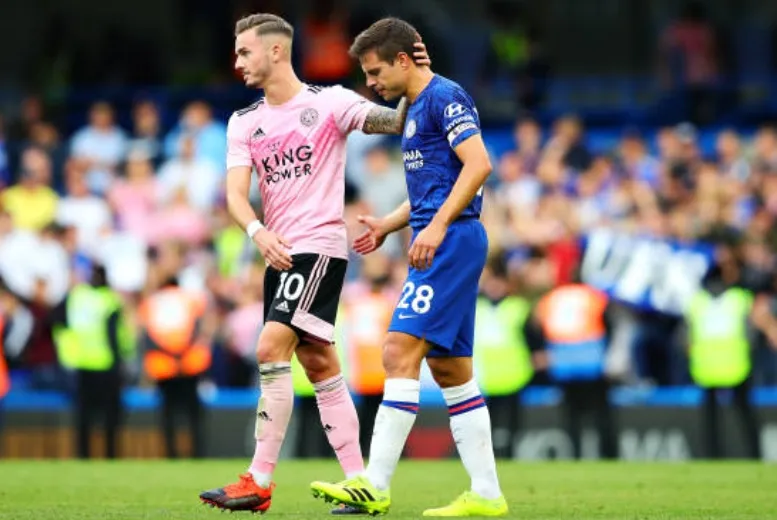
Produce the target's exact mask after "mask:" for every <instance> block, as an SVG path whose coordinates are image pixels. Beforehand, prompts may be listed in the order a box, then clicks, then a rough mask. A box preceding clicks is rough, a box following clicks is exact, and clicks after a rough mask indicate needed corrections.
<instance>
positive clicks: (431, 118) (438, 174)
mask: <svg viewBox="0 0 777 520" xmlns="http://www.w3.org/2000/svg"><path fill="white" fill-rule="evenodd" d="M478 133H480V119H479V117H478V113H477V109H476V108H475V103H474V102H473V101H472V98H471V97H470V96H469V94H467V92H466V91H465V90H464V89H463V88H462V87H461V86H460V85H458V84H457V83H455V82H453V81H451V80H449V79H447V78H444V77H442V76H439V75H435V76H434V78H432V81H431V82H430V83H429V85H427V87H426V88H425V89H424V90H423V91H422V92H421V94H420V95H419V96H418V97H417V98H416V100H415V101H414V102H413V104H412V105H410V109H409V110H408V113H407V121H406V122H405V131H404V133H403V135H402V157H403V159H404V163H405V177H406V179H407V192H408V197H409V199H410V208H411V211H410V226H411V227H412V228H413V229H416V230H417V229H420V228H423V227H426V225H427V224H429V222H430V221H431V220H432V217H434V215H435V214H436V213H437V210H438V209H439V208H440V206H442V205H443V203H444V202H445V200H446V199H447V198H448V195H450V193H451V190H452V189H453V185H454V184H455V183H456V180H457V179H458V178H459V173H461V168H462V163H461V161H460V160H459V158H458V157H457V156H456V153H455V152H454V148H456V146H458V145H459V144H460V143H461V142H463V141H464V140H466V139H468V138H469V137H471V136H473V135H475V134H478ZM482 205H483V197H482V193H478V195H477V196H476V197H475V198H474V199H473V200H472V202H470V204H469V205H468V206H467V207H466V208H465V209H464V211H462V213H461V215H460V217H459V218H460V219H470V218H479V217H480V210H481V207H482Z"/></svg>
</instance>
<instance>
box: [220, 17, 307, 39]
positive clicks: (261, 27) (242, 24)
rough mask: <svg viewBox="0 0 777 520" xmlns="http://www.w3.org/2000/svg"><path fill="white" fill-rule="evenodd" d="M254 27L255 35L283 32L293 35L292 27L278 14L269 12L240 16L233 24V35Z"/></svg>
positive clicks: (291, 36)
mask: <svg viewBox="0 0 777 520" xmlns="http://www.w3.org/2000/svg"><path fill="white" fill-rule="evenodd" d="M254 28H255V29H256V35H257V36H264V35H265V34H283V35H285V36H288V37H289V38H293V37H294V28H293V27H292V26H291V24H290V23H289V22H287V21H286V20H284V19H283V18H281V17H280V16H278V15H275V14H270V13H258V14H252V15H249V16H246V17H243V18H241V19H240V20H238V21H237V23H236V24H235V36H237V35H238V34H240V33H242V32H245V31H247V30H249V29H254Z"/></svg>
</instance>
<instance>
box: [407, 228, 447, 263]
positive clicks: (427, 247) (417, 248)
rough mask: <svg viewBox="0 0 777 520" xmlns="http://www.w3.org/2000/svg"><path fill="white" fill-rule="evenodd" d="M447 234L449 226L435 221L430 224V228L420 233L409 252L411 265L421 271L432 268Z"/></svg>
mask: <svg viewBox="0 0 777 520" xmlns="http://www.w3.org/2000/svg"><path fill="white" fill-rule="evenodd" d="M447 232H448V227H447V226H444V225H442V224H438V223H436V222H434V221H432V222H431V223H429V225H428V226H426V227H425V228H424V229H423V230H422V231H421V232H420V233H418V236H416V237H415V240H414V241H413V244H412V245H411V246H410V250H409V251H408V259H409V261H410V265H411V266H413V267H414V268H416V269H419V270H421V271H423V270H424V269H428V268H429V267H431V266H432V261H433V260H434V255H435V253H436V252H437V248H439V247H440V244H442V241H443V240H444V239H445V234H446V233H447Z"/></svg>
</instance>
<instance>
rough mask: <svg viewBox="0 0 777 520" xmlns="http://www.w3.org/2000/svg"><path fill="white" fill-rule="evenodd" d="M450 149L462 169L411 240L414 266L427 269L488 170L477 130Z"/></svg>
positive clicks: (484, 180)
mask: <svg viewBox="0 0 777 520" xmlns="http://www.w3.org/2000/svg"><path fill="white" fill-rule="evenodd" d="M453 151H454V152H455V153H456V155H457V156H458V158H459V160H460V161H461V163H462V165H463V166H462V168H461V173H460V174H459V178H458V179H457V180H456V183H455V184H454V185H453V189H452V190H451V193H450V195H448V198H447V199H446V200H445V202H444V203H443V205H442V206H440V209H438V210H437V213H436V214H435V215H434V218H432V221H431V222H430V223H429V225H428V226H426V228H425V229H424V230H423V231H421V232H420V233H419V234H418V236H417V237H416V239H415V240H414V241H413V245H412V246H411V248H410V251H409V252H408V255H409V257H410V265H412V266H413V267H415V268H416V269H426V268H427V267H429V266H431V265H432V260H433V259H434V254H435V252H436V251H437V248H438V247H440V244H441V243H442V241H443V239H444V238H445V234H446V233H447V232H448V226H450V225H451V223H452V222H453V221H454V220H456V219H457V218H458V217H459V215H460V214H461V212H462V211H464V209H465V208H466V207H467V206H468V205H469V203H470V202H472V199H474V198H475V196H476V195H477V193H478V191H479V190H480V188H481V187H482V186H483V184H484V183H485V182H486V179H487V178H488V176H489V174H490V173H491V159H490V158H489V156H488V151H487V150H486V145H485V144H484V143H483V138H482V137H481V135H480V133H476V134H472V135H471V136H469V137H467V138H466V139H464V140H463V141H461V142H460V143H459V144H458V145H457V146H456V147H455V148H454V149H453Z"/></svg>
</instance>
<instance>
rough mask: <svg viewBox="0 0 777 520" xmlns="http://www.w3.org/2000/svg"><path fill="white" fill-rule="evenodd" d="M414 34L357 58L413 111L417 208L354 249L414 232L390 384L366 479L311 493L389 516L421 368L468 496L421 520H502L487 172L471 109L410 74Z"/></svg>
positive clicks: (402, 32) (412, 199)
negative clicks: (429, 377) (483, 287)
mask: <svg viewBox="0 0 777 520" xmlns="http://www.w3.org/2000/svg"><path fill="white" fill-rule="evenodd" d="M416 41H420V36H419V35H418V33H417V31H416V30H415V29H414V28H413V26H411V25H410V24H408V23H407V22H404V21H402V20H399V19H396V18H385V19H382V20H380V21H378V22H376V23H374V24H373V25H372V26H370V27H369V28H368V29H367V30H365V31H364V32H362V33H361V34H360V35H359V36H358V37H357V38H356V40H355V42H354V44H353V46H352V47H351V54H352V55H353V56H355V57H357V58H358V59H359V61H360V63H361V67H362V69H363V70H364V72H365V74H366V77H367V85H368V86H369V87H371V88H373V89H374V90H375V91H376V92H377V93H378V94H379V95H380V96H381V97H383V98H384V99H386V100H390V99H396V98H399V97H401V96H406V97H407V99H408V101H409V102H410V103H411V105H410V108H409V111H408V115H407V120H406V123H405V129H404V133H403V137H402V153H403V158H404V163H405V172H406V179H407V188H408V195H409V200H408V201H406V202H405V203H404V204H402V205H401V206H400V207H399V208H397V209H396V210H395V211H394V212H392V213H391V214H389V215H387V216H385V217H383V218H375V217H360V220H361V221H362V223H364V224H365V225H366V226H367V228H368V229H367V231H366V232H365V233H364V234H363V235H361V236H360V237H358V238H357V239H356V240H355V241H354V249H355V250H356V251H357V252H358V253H361V254H368V253H370V252H372V251H373V250H375V249H376V248H377V247H379V246H380V245H381V244H382V243H383V241H384V240H385V238H386V236H387V235H388V234H389V233H392V232H394V231H398V230H400V229H402V228H404V227H405V226H407V225H408V224H409V225H410V227H411V228H412V230H413V240H412V245H411V247H410V251H409V261H410V270H409V273H408V277H407V280H406V282H405V285H404V287H403V290H402V294H401V296H400V299H399V302H398V304H397V307H396V309H395V311H394V316H393V318H392V321H391V325H390V326H389V331H388V334H387V337H386V340H385V343H384V346H383V365H384V368H385V370H386V383H385V386H384V391H383V402H382V404H381V406H380V409H379V411H378V414H377V417H376V419H375V429H374V432H373V436H372V443H371V445H370V460H369V464H368V467H367V470H366V473H365V474H364V475H361V476H358V477H356V478H352V479H348V480H345V481H343V482H340V483H338V484H332V483H326V482H313V483H312V484H311V489H312V491H313V494H314V496H317V497H321V498H324V499H325V500H328V501H334V502H336V503H343V504H346V505H348V506H354V507H358V508H361V509H362V510H363V511H365V512H367V513H372V514H382V513H386V512H388V509H389V506H390V504H391V497H390V492H389V486H390V481H391V477H392V475H393V473H394V470H395V469H396V466H397V463H398V461H399V458H400V456H401V454H402V450H403V448H404V445H405V441H406V440H407V436H408V434H409V433H410V430H411V428H412V426H413V423H414V422H415V418H416V414H417V413H418V402H419V393H420V382H419V377H420V369H421V363H422V361H423V359H424V358H426V360H427V364H428V365H429V368H430V369H431V372H432V374H433V376H434V379H435V381H436V382H437V383H438V384H439V385H440V387H441V388H442V393H443V396H444V398H445V402H446V404H447V405H448V411H449V416H450V425H451V431H452V433H453V438H454V440H455V441H456V447H457V449H458V451H459V455H460V457H461V460H462V462H463V463H464V467H465V468H466V470H467V473H469V476H470V478H471V489H470V490H469V491H465V492H464V493H462V494H461V495H460V496H459V497H458V498H457V499H455V500H454V501H453V502H452V503H451V504H450V505H448V506H445V507H441V508H437V509H428V510H426V511H424V516H440V517H456V516H504V515H506V514H507V511H508V508H507V502H506V501H505V499H504V497H503V495H502V492H501V490H500V487H499V480H498V477H497V473H496V464H495V461H494V453H493V447H492V444H491V419H490V417H489V414H488V409H487V408H486V405H485V401H484V399H483V396H482V395H481V393H480V390H479V388H478V386H477V384H476V382H475V380H474V378H473V369H472V344H473V335H474V325H475V305H476V299H477V294H478V282H479V279H480V275H481V272H482V270H483V267H484V264H485V261H486V254H487V249H488V241H487V238H486V232H485V230H484V228H483V225H482V224H481V223H480V220H479V217H480V209H481V206H482V186H483V183H484V182H485V180H486V178H487V177H488V175H489V173H490V172H491V163H490V160H489V157H488V153H487V151H486V148H485V145H484V144H483V140H482V138H481V135H480V123H479V118H478V114H477V110H476V109H475V105H474V103H473V101H472V98H470V96H469V95H468V94H467V93H466V92H465V91H464V89H462V88H461V87H460V86H459V85H458V84H456V83H454V82H453V81H450V80H448V79H446V78H444V77H442V76H439V75H436V74H434V73H433V72H432V71H431V70H430V69H429V68H428V67H426V66H417V65H415V64H414V63H413V58H412V55H413V44H414V43H415V42H416Z"/></svg>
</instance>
